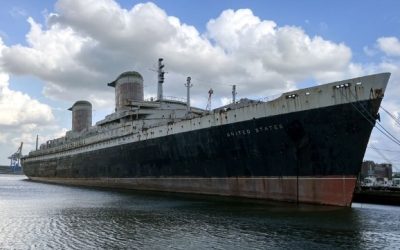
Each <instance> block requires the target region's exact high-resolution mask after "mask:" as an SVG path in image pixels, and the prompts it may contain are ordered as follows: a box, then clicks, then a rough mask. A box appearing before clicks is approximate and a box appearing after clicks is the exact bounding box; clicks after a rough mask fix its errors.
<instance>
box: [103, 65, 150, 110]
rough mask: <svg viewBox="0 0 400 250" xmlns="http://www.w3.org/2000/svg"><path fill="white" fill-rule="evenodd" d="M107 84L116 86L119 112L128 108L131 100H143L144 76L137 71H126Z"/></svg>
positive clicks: (116, 107) (116, 105) (116, 103)
mask: <svg viewBox="0 0 400 250" xmlns="http://www.w3.org/2000/svg"><path fill="white" fill-rule="evenodd" d="M107 85H108V86H110V87H114V88H115V109H116V111H117V112H118V111H120V110H126V109H128V107H127V105H128V104H129V103H130V102H131V101H143V77H142V76H141V75H140V74H139V73H138V72H136V71H128V72H124V73H122V74H121V75H119V76H118V77H117V79H115V81H113V82H111V83H108V84H107Z"/></svg>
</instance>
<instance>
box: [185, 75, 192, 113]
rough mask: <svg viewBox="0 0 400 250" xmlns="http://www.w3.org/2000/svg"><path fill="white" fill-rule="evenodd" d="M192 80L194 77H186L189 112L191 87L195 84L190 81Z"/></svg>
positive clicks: (188, 110) (188, 108) (187, 107)
mask: <svg viewBox="0 0 400 250" xmlns="http://www.w3.org/2000/svg"><path fill="white" fill-rule="evenodd" d="M190 80H192V78H191V77H190V76H188V77H187V78H186V84H185V86H186V89H187V95H186V109H187V113H188V114H189V113H190V88H191V87H192V86H193V84H191V83H190Z"/></svg>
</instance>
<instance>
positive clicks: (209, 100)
mask: <svg viewBox="0 0 400 250" xmlns="http://www.w3.org/2000/svg"><path fill="white" fill-rule="evenodd" d="M212 94H214V90H213V89H210V90H209V91H208V101H207V106H206V110H208V111H210V110H211V96H212Z"/></svg>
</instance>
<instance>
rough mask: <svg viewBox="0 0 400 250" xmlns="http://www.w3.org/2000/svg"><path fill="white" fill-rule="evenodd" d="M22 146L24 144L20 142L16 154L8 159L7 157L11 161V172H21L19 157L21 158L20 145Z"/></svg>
mask: <svg viewBox="0 0 400 250" xmlns="http://www.w3.org/2000/svg"><path fill="white" fill-rule="evenodd" d="M23 144H24V143H23V142H21V145H20V146H19V148H18V150H17V152H15V153H14V154H12V155H11V156H10V157H8V159H10V160H11V163H10V168H11V170H12V171H13V172H16V171H19V170H21V157H22V145H23Z"/></svg>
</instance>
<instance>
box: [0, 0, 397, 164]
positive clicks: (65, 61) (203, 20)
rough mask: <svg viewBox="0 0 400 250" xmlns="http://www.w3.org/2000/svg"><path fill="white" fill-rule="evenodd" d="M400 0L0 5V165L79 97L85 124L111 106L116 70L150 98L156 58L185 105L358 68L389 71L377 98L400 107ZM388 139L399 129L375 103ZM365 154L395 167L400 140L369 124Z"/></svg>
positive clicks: (48, 133)
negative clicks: (88, 109)
mask: <svg viewBox="0 0 400 250" xmlns="http://www.w3.org/2000/svg"><path fill="white" fill-rule="evenodd" d="M399 9H400V2H399V1H395V0H393V1H390V0H383V1H372V0H363V1H361V0H360V1H342V0H338V1H311V0H309V1H288V0H283V1H263V0H251V1H224V0H220V1H212V0H203V1H187V0H175V1H167V0H159V1H153V2H141V1H136V0H135V1H126V0H58V1H50V0H41V1H28V0H14V1H0V164H9V160H8V159H7V157H8V156H9V155H11V154H12V153H14V152H15V151H16V150H17V148H18V146H19V144H20V142H21V141H23V142H24V148H23V153H24V154H27V153H28V152H29V151H30V150H32V149H33V148H34V147H35V140H36V135H37V134H38V135H39V140H40V142H41V143H43V142H45V141H46V140H48V139H52V138H55V137H60V136H62V135H64V134H65V132H66V131H67V130H69V129H70V127H71V113H70V112H69V111H67V109H68V108H69V107H71V106H72V104H73V103H74V102H75V101H77V100H88V101H90V102H91V103H92V104H93V109H94V117H93V120H94V121H98V120H100V119H102V118H103V117H104V116H105V115H107V114H109V113H111V112H112V111H113V109H114V108H113V107H114V92H113V89H111V88H110V87H107V85H106V83H108V82H111V81H113V80H115V78H116V77H117V76H118V75H119V74H120V73H122V72H124V71H127V70H136V71H138V72H140V73H141V74H142V75H143V77H144V87H145V98H150V97H152V96H156V86H157V84H156V82H157V76H156V74H155V72H154V69H155V68H156V63H157V59H158V58H159V57H163V58H164V62H165V64H166V67H165V70H166V71H167V74H166V81H165V83H164V94H165V95H166V96H174V97H179V98H185V91H186V90H185V88H184V83H185V81H186V77H187V76H191V77H192V83H193V85H194V86H193V87H192V89H191V91H192V93H191V96H192V105H193V106H197V107H200V108H205V106H206V102H207V97H208V90H209V89H210V88H213V90H214V96H213V101H212V106H213V107H214V108H215V107H217V106H219V105H223V104H226V103H228V102H229V101H230V98H231V85H232V84H236V85H237V92H238V98H243V97H248V98H255V99H259V98H263V97H271V96H276V95H277V94H280V93H282V92H285V91H288V90H294V89H298V88H303V87H309V86H315V85H317V84H322V83H327V82H330V81H336V80H343V79H346V78H351V77H358V76H362V75H367V74H373V73H380V72H391V73H392V75H391V78H390V81H389V85H388V88H387V93H386V96H385V98H384V101H383V103H382V106H383V107H384V108H385V109H386V110H388V111H390V113H391V114H392V115H393V116H395V117H399V115H400V14H399V11H398V10H399ZM380 113H381V121H382V125H383V126H384V127H385V129H387V130H388V131H390V133H391V134H393V135H394V136H395V137H396V138H397V139H400V126H399V124H398V123H396V122H395V121H394V120H393V119H392V118H391V117H390V116H389V115H387V114H386V113H385V112H383V111H381V112H380ZM365 159H366V160H374V161H375V162H390V163H392V164H393V165H394V166H395V170H397V171H400V146H399V145H397V144H396V143H394V142H392V141H390V140H389V139H387V137H385V136H384V135H383V134H382V133H380V131H379V130H377V129H374V130H373V133H372V136H371V138H370V141H369V145H368V148H367V152H366V155H365Z"/></svg>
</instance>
